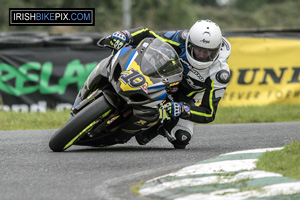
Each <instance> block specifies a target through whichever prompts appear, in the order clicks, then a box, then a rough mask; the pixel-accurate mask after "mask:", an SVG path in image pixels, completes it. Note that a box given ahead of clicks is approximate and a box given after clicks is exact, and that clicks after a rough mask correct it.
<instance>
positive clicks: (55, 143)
mask: <svg viewBox="0 0 300 200" xmlns="http://www.w3.org/2000/svg"><path fill="white" fill-rule="evenodd" d="M110 109H112V106H111V105H110V104H109V103H108V102H107V101H106V99H105V97H104V96H101V97H100V98H98V99H96V100H95V101H94V102H92V103H91V104H89V105H87V106H86V107H85V108H83V110H81V111H80V112H79V113H77V114H76V115H75V116H74V117H73V118H72V119H70V120H69V121H68V122H67V123H66V124H64V125H63V126H62V127H61V128H60V129H59V130H58V131H56V132H55V134H54V135H53V136H52V137H51V139H50V141H49V147H50V149H51V150H52V151H54V152H61V151H64V150H66V149H67V148H69V147H70V146H71V145H72V144H71V145H70V146H67V145H68V144H69V143H70V142H71V141H72V140H73V139H74V138H76V137H77V136H78V134H79V133H80V132H81V131H82V130H84V129H85V128H86V127H87V126H89V125H90V124H91V123H93V122H94V121H95V120H96V119H98V118H99V117H100V116H101V115H103V114H104V113H106V112H107V111H109V110H110ZM66 146H67V147H66Z"/></svg>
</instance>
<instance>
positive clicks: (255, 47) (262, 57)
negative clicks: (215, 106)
mask: <svg viewBox="0 0 300 200" xmlns="http://www.w3.org/2000/svg"><path fill="white" fill-rule="evenodd" d="M227 39H228V41H229V42H230V43H231V47H232V52H231V55H230V57H229V59H228V64H229V68H230V70H231V80H230V83H229V85H228V88H227V89H226V92H225V94H224V97H223V99H222V100H221V103H220V105H221V106H248V105H267V104H271V103H282V104H299V103H300V40H297V39H282V38H281V39H278V38H250V37H249V38H248V37H231V38H230V37H229V38H227Z"/></svg>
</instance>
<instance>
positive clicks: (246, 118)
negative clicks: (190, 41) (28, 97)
mask: <svg viewBox="0 0 300 200" xmlns="http://www.w3.org/2000/svg"><path fill="white" fill-rule="evenodd" d="M299 110H300V105H268V106H247V107H219V108H218V112H217V116H216V119H215V121H214V122H213V123H212V124H229V123H260V122H291V121H300V115H299ZM69 116H70V114H69V111H60V112H56V111H47V112H46V113H16V112H3V111H1V112H0V130H33V129H58V128H60V127H61V126H62V125H63V124H65V123H66V122H67V121H68V119H69Z"/></svg>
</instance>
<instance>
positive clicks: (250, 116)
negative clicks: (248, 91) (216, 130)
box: [213, 104, 300, 124]
mask: <svg viewBox="0 0 300 200" xmlns="http://www.w3.org/2000/svg"><path fill="white" fill-rule="evenodd" d="M292 121H300V104H299V105H278V104H273V105H268V106H247V107H246V106H245V107H220V108H218V111H217V115H216V119H215V121H214V122H213V123H214V124H227V123H261V122H292Z"/></svg>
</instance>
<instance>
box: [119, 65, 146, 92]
mask: <svg viewBox="0 0 300 200" xmlns="http://www.w3.org/2000/svg"><path fill="white" fill-rule="evenodd" d="M120 80H121V81H122V82H123V83H125V84H129V85H130V87H132V88H136V87H140V86H142V85H144V84H145V83H146V79H145V77H144V76H143V75H142V74H140V73H139V72H138V71H136V70H134V69H131V70H130V73H129V74H128V73H122V76H121V77H120Z"/></svg>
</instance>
